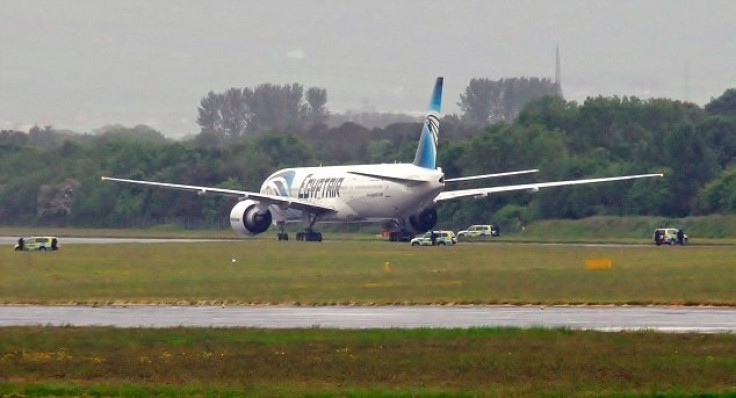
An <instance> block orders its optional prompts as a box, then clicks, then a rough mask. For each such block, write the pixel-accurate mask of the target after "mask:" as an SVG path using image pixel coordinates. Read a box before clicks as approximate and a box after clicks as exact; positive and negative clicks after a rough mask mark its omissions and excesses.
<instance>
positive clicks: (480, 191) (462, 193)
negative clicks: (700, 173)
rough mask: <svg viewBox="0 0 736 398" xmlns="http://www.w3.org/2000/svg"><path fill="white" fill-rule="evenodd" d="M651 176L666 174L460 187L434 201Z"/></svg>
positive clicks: (445, 192) (443, 193)
mask: <svg viewBox="0 0 736 398" xmlns="http://www.w3.org/2000/svg"><path fill="white" fill-rule="evenodd" d="M651 177H664V174H637V175H628V176H617V177H604V178H590V179H585V180H570V181H553V182H532V183H528V184H519V185H505V186H499V187H487V188H471V189H458V190H455V191H444V192H440V194H439V195H437V197H436V198H435V199H434V201H435V202H441V201H443V200H450V199H457V198H464V197H468V196H473V197H476V198H478V197H485V196H488V195H490V194H493V193H499V192H508V191H523V190H529V191H533V192H536V191H538V190H540V189H542V188H551V187H562V186H568V185H582V184H594V183H597V182H606V181H622V180H635V179H639V178H651Z"/></svg>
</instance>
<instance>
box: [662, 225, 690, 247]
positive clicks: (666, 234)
mask: <svg viewBox="0 0 736 398" xmlns="http://www.w3.org/2000/svg"><path fill="white" fill-rule="evenodd" d="M654 244H655V245H657V246H660V245H670V246H674V245H686V244H687V235H686V234H685V232H684V231H683V230H681V229H677V228H657V229H655V230H654Z"/></svg>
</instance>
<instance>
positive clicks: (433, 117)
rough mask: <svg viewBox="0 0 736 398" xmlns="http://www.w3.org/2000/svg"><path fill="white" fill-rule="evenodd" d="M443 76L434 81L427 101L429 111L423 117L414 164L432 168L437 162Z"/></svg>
mask: <svg viewBox="0 0 736 398" xmlns="http://www.w3.org/2000/svg"><path fill="white" fill-rule="evenodd" d="M443 82H444V78H443V77H438V78H437V80H436V81H435V83H434V91H432V98H431V100H430V102H429V111H428V112H427V116H426V118H425V119H424V126H423V127H422V133H421V135H420V136H419V145H418V146H417V152H416V154H415V155H414V162H413V163H414V165H415V166H419V167H424V168H427V169H432V170H434V169H435V167H436V162H437V140H438V137H439V130H440V109H441V108H442V84H443Z"/></svg>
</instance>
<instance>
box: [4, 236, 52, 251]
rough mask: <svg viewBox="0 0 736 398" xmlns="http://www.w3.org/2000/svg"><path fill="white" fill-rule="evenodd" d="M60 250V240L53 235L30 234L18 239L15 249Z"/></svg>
mask: <svg viewBox="0 0 736 398" xmlns="http://www.w3.org/2000/svg"><path fill="white" fill-rule="evenodd" d="M47 250H51V251H53V250H59V240H58V239H56V237H53V236H30V237H27V238H20V239H18V243H16V244H15V251H47Z"/></svg>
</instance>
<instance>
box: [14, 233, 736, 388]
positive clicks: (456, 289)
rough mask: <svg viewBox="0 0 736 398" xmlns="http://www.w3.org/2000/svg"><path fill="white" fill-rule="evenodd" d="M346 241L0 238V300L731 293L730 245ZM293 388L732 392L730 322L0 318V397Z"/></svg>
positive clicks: (522, 299)
mask: <svg viewBox="0 0 736 398" xmlns="http://www.w3.org/2000/svg"><path fill="white" fill-rule="evenodd" d="M113 236H126V235H113ZM348 238H349V236H346V235H339V234H338V235H337V236H336V237H335V239H333V240H327V241H325V242H322V243H311V242H295V241H289V242H278V241H275V240H273V239H266V238H262V239H255V240H232V241H221V242H196V243H165V244H117V245H63V240H62V249H61V250H59V251H58V252H53V253H16V252H13V251H12V248H10V247H8V246H5V247H4V249H2V250H0V303H6V304H7V303H35V304H116V303H117V304H122V303H169V304H172V303H176V304H220V303H225V304H228V305H233V304H250V303H259V304H266V303H269V304H299V305H331V304H360V305H385V304H431V303H441V304H453V303H457V304H473V303H477V304H499V303H511V304H529V303H534V304H540V303H543V304H563V303H572V304H584V303H589V304H608V303H613V304H689V305H701V304H711V305H736V272H734V262H733V259H734V258H736V256H735V255H736V246H729V245H718V246H698V245H693V246H687V247H655V246H651V245H644V246H572V245H567V246H554V245H538V244H519V243H516V244H506V243H503V242H502V241H490V242H473V243H464V244H463V243H461V244H460V245H457V246H455V247H445V248H440V247H423V248H416V247H414V248H413V247H410V246H409V245H408V244H397V243H389V242H385V241H381V240H378V239H375V238H373V237H371V236H368V235H362V236H361V237H360V239H348ZM591 259H610V260H611V263H612V267H611V268H610V269H600V270H588V269H586V267H585V264H586V260H591ZM233 260H235V261H233ZM295 395H297V396H304V395H307V396H540V395H542V396H611V395H613V396H641V395H648V396H692V395H711V396H734V395H736V335H732V334H727V335H703V334H661V333H650V332H635V333H632V332H625V333H600V332H589V331H571V330H539V329H529V330H519V329H496V328H479V329H461V330H428V329H418V330H356V331H345V330H342V331H341V330H323V329H316V328H315V329H305V330H260V329H185V328H174V329H163V330H161V329H159V330H147V329H110V328H75V327H61V328H51V327H46V328H43V327H7V328H0V397H4V396H129V397H141V396H166V397H180V396H295Z"/></svg>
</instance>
